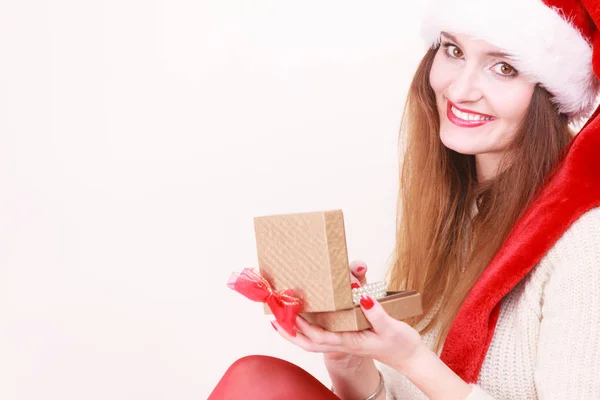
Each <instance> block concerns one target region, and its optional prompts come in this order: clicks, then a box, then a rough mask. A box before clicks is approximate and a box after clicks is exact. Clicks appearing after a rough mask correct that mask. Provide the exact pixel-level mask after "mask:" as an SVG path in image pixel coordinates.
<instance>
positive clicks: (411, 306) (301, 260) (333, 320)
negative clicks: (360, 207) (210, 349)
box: [254, 210, 423, 332]
mask: <svg viewBox="0 0 600 400" xmlns="http://www.w3.org/2000/svg"><path fill="white" fill-rule="evenodd" d="M254 230H255V236H256V249H257V254H258V268H259V271H260V275H262V276H263V277H264V278H265V279H266V280H267V281H268V282H269V283H270V285H271V286H272V288H273V290H276V291H280V290H284V289H292V290H293V292H294V293H295V295H297V296H298V297H299V298H301V299H302V302H303V308H302V312H301V315H302V316H303V317H304V318H306V319H307V320H308V321H309V322H311V323H314V324H317V325H320V326H322V327H323V328H325V329H327V330H329V331H334V332H335V331H356V330H362V329H367V328H370V327H371V325H370V324H369V322H368V321H367V319H366V317H365V316H364V314H363V312H362V309H361V308H360V306H358V305H354V302H353V301H352V289H351V287H350V283H351V280H350V274H351V273H350V269H349V265H348V264H349V263H348V252H347V248H346V233H345V227H344V216H343V213H342V211H341V210H331V211H322V212H307V213H297V214H283V215H269V216H261V217H256V218H254ZM378 301H379V302H380V303H381V305H382V306H383V308H384V309H385V310H386V312H388V314H390V315H391V316H392V317H393V318H395V319H398V320H403V319H407V318H410V317H414V316H417V315H420V314H421V313H422V312H423V310H422V307H421V297H420V294H419V293H417V292H414V291H402V292H388V293H387V295H386V296H385V297H384V298H381V299H379V300H378ZM265 313H267V314H269V313H271V311H270V309H269V307H268V306H267V305H265Z"/></svg>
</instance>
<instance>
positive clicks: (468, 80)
mask: <svg viewBox="0 0 600 400" xmlns="http://www.w3.org/2000/svg"><path fill="white" fill-rule="evenodd" d="M482 95H483V94H482V91H481V87H480V82H479V76H478V74H477V71H475V69H474V68H470V67H468V66H465V67H464V68H461V69H460V70H459V71H457V73H456V75H455V76H454V79H453V80H452V81H451V83H450V85H449V86H448V98H449V99H451V101H452V102H453V103H456V104H460V103H474V102H476V101H477V100H479V99H481V97H482Z"/></svg>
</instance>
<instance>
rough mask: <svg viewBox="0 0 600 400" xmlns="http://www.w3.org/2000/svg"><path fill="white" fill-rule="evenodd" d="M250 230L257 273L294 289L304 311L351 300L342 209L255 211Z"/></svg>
mask: <svg viewBox="0 0 600 400" xmlns="http://www.w3.org/2000/svg"><path fill="white" fill-rule="evenodd" d="M254 231H255V236H256V249H257V254H258V267H259V270H260V273H261V274H262V275H263V276H264V277H265V278H266V279H267V280H268V281H269V282H270V283H271V285H272V286H273V288H274V289H275V290H276V291H279V290H284V289H288V288H290V289H293V290H294V292H295V293H296V294H297V295H298V296H299V297H301V298H302V299H303V301H304V309H303V312H322V311H336V310H343V309H348V308H352V307H353V306H354V304H353V302H352V291H351V288H350V270H349V265H348V252H347V249H346V233H345V229H344V216H343V213H342V210H331V211H320V212H308V213H297V214H281V215H270V216H262V217H256V218H254Z"/></svg>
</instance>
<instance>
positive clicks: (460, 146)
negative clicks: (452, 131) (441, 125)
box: [440, 134, 479, 155]
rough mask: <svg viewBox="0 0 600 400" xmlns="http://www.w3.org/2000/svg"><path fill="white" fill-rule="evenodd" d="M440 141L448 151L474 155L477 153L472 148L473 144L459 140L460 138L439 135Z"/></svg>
mask: <svg viewBox="0 0 600 400" xmlns="http://www.w3.org/2000/svg"><path fill="white" fill-rule="evenodd" d="M440 140H441V141H442V144H443V145H444V146H446V147H447V148H448V149H450V150H454V151H456V152H457V153H460V154H465V155H475V154H477V153H478V152H479V151H478V150H477V149H474V148H473V143H470V142H466V141H465V140H461V139H460V138H457V137H455V136H454V135H444V134H441V135H440Z"/></svg>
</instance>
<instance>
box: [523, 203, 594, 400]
mask: <svg viewBox="0 0 600 400" xmlns="http://www.w3.org/2000/svg"><path fill="white" fill-rule="evenodd" d="M548 259H549V261H550V262H551V263H552V265H553V270H552V272H551V275H550V278H549V280H548V282H547V284H546V286H545V288H544V295H543V298H542V301H543V303H542V321H541V325H540V336H539V341H538V356H537V360H536V367H535V371H534V373H535V385H536V390H537V394H538V398H539V399H550V398H552V399H563V398H564V399H566V398H569V399H600V378H599V375H598V374H599V373H600V208H596V209H593V210H592V211H589V212H587V213H586V214H584V215H583V216H582V217H581V218H580V219H579V220H578V221H576V222H575V223H574V224H573V226H572V228H571V229H569V230H568V231H567V232H566V233H565V234H564V235H563V237H562V238H561V239H560V240H559V241H558V242H557V244H556V245H555V246H554V248H553V249H552V250H551V251H550V252H549V253H548Z"/></svg>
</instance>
